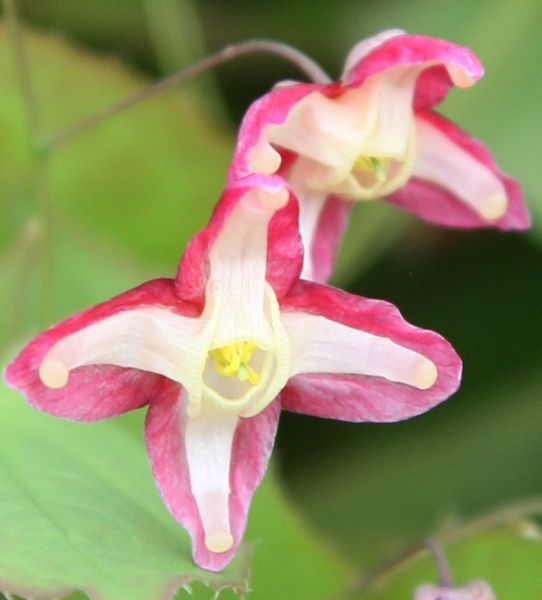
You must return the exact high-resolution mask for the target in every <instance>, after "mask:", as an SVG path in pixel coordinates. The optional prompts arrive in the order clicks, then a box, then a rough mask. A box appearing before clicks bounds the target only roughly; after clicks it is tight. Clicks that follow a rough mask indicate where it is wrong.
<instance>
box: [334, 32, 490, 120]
mask: <svg viewBox="0 0 542 600" xmlns="http://www.w3.org/2000/svg"><path fill="white" fill-rule="evenodd" d="M382 39H383V42H382V43H381V44H380V45H378V46H376V47H374V48H373V49H372V50H371V51H370V52H368V53H365V54H364V55H363V57H362V58H361V60H360V61H359V62H357V64H356V63H355V62H354V60H353V58H355V55H356V54H357V53H358V48H357V47H356V46H355V47H354V48H353V50H352V51H351V56H349V57H348V58H347V60H346V66H347V70H346V71H345V73H344V75H343V82H344V83H345V85H349V86H359V85H360V84H361V83H363V82H364V81H365V80H366V79H367V78H368V77H370V76H372V75H375V74H376V73H381V72H383V71H385V70H387V69H392V68H397V67H401V68H406V67H413V66H418V67H420V66H421V67H423V68H424V69H425V70H424V72H423V74H422V75H421V76H420V78H419V80H418V84H417V88H416V94H415V107H416V108H418V109H422V108H431V107H432V106H434V105H435V104H438V103H439V102H441V101H442V100H443V99H444V98H445V96H446V94H447V93H448V90H449V89H450V87H451V86H452V85H456V86H458V87H469V86H470V85H473V84H474V83H475V82H476V81H477V80H478V79H480V77H482V75H483V74H484V69H483V67H482V65H481V64H480V62H479V61H478V59H477V58H476V56H474V54H473V53H472V52H471V51H470V50H468V49H467V48H463V47H461V46H457V45H455V44H451V43H450V42H446V41H444V40H439V39H434V38H430V37H425V36H420V35H407V34H405V35H392V36H388V37H386V36H384V37H383V38H382ZM377 41H379V40H378V38H377ZM353 63H354V64H353Z"/></svg>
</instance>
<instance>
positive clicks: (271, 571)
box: [245, 471, 349, 600]
mask: <svg viewBox="0 0 542 600" xmlns="http://www.w3.org/2000/svg"><path fill="white" fill-rule="evenodd" d="M280 483H281V482H279V481H277V479H276V475H275V474H274V473H273V471H272V472H271V473H268V474H267V475H266V479H265V481H264V483H263V485H262V487H261V488H260V489H259V490H258V492H257V493H256V496H255V500H254V505H253V507H252V511H251V514H250V518H249V524H248V532H247V535H246V536H245V538H246V540H247V541H249V542H250V543H253V545H254V548H253V552H252V563H251V578H250V587H251V589H252V592H251V593H250V596H249V597H250V600H270V599H271V598H295V600H320V599H322V600H325V599H329V598H337V597H339V595H340V593H341V592H342V593H344V590H345V589H346V587H347V584H348V579H349V577H348V570H347V568H346V566H345V565H344V564H343V563H342V562H341V561H339V559H338V557H337V556H336V555H335V553H334V552H333V550H332V548H330V547H329V544H327V545H324V544H323V542H322V541H319V540H318V539H317V538H316V537H315V535H314V534H313V533H311V532H310V531H309V529H308V527H307V525H306V524H305V523H304V522H303V521H302V519H301V515H300V514H298V513H296V512H295V511H294V510H293V509H292V507H291V506H290V505H289V503H288V502H287V501H286V499H285V497H284V495H283V494H282V493H281V491H280V490H281V489H282V485H279V484H280Z"/></svg>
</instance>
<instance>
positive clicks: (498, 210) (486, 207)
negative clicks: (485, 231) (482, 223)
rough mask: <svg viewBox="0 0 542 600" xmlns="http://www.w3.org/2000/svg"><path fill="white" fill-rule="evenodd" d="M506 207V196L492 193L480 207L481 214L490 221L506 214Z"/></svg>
mask: <svg viewBox="0 0 542 600" xmlns="http://www.w3.org/2000/svg"><path fill="white" fill-rule="evenodd" d="M506 207H507V201H506V196H503V195H501V194H492V195H491V196H488V197H487V198H486V200H485V202H484V204H483V205H482V206H481V207H480V215H481V216H482V217H483V218H484V219H487V220H488V221H496V220H497V219H500V218H501V217H502V216H503V215H504V213H505V212H506Z"/></svg>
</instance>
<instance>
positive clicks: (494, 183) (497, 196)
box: [388, 112, 530, 230]
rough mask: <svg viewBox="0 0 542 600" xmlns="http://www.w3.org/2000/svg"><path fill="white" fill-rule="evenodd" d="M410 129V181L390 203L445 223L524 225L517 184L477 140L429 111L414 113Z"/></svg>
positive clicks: (527, 220) (526, 224)
mask: <svg viewBox="0 0 542 600" xmlns="http://www.w3.org/2000/svg"><path fill="white" fill-rule="evenodd" d="M416 129H417V156H416V163H415V166H414V175H413V179H412V180H411V181H410V182H409V183H408V184H407V185H406V186H405V187H404V188H402V189H401V190H399V191H398V192H396V193H395V194H392V195H391V196H390V197H389V198H388V200H389V201H390V202H392V203H393V204H396V205H398V206H401V207H402V208H405V209H406V210H408V211H409V212H413V213H414V214H416V215H417V216H419V217H421V218H423V219H425V220H426V221H429V222H431V223H436V224H438V225H446V226H448V227H494V228H497V229H503V230H509V229H519V230H522V229H527V228H528V227H529V225H530V217H529V213H528V211H527V208H526V206H525V203H524V201H523V195H522V192H521V188H520V186H519V184H518V183H517V182H516V181H515V180H514V179H511V178H509V177H507V176H506V175H503V174H502V173H501V172H500V171H499V170H498V167H497V165H496V164H495V160H494V159H493V157H492V156H491V154H490V153H489V151H488V150H487V149H486V148H485V147H484V146H483V145H482V144H481V143H480V142H478V141H477V140H475V139H473V138H471V137H470V136H468V135H467V134H466V133H465V132H463V131H461V130H460V129H459V128H458V127H456V126H455V125H454V124H452V123H450V122H449V121H447V120H446V119H444V118H443V117H441V116H440V115H437V114H436V113H432V112H425V113H419V114H418V115H417V118H416Z"/></svg>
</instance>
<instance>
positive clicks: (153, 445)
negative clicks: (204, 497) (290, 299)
mask: <svg viewBox="0 0 542 600" xmlns="http://www.w3.org/2000/svg"><path fill="white" fill-rule="evenodd" d="M279 414H280V406H279V404H278V402H274V403H273V404H271V405H270V406H268V407H267V408H266V409H265V410H264V411H263V412H261V413H260V414H259V415H257V416H256V417H252V418H250V419H241V420H240V422H239V425H238V426H237V430H236V432H235V437H234V441H233V449H232V458H231V469H230V488H231V493H230V501H229V510H230V525H231V532H232V535H233V539H234V543H233V546H232V548H231V549H230V550H228V551H227V552H221V553H213V552H210V551H209V550H208V549H207V548H206V546H205V535H204V531H203V527H202V524H201V519H200V516H199V513H198V508H197V506H196V502H195V501H194V498H193V496H192V493H191V490H190V474H189V472H188V465H187V460H186V452H185V447H184V441H183V437H182V431H183V428H184V423H185V419H186V416H185V411H184V410H183V407H182V405H181V401H180V390H179V389H177V391H176V392H174V391H173V390H172V392H171V393H170V394H169V395H168V396H162V397H160V398H158V399H157V400H156V401H155V402H152V403H151V405H150V409H149V413H148V415H147V421H146V424H145V439H146V444H147V450H148V452H149V456H150V460H151V465H152V471H153V475H154V478H155V481H156V485H157V486H158V489H159V491H160V494H161V496H162V498H163V500H164V502H165V504H166V506H167V507H168V509H169V511H170V512H171V514H172V515H173V516H174V517H175V519H176V520H177V521H178V522H179V523H180V524H181V525H182V526H183V527H184V528H185V529H186V530H187V531H188V533H189V534H190V537H191V538H192V548H193V556H194V561H195V562H196V563H197V564H198V565H199V566H200V567H202V568H204V569H208V570H210V571H220V570H221V569H223V568H224V567H225V566H226V565H227V564H228V563H229V562H230V561H231V560H232V558H233V557H234V556H235V553H236V551H237V548H238V547H239V544H240V543H241V540H242V538H243V533H244V530H245V526H246V521H247V515H248V510H249V507H250V502H251V500H252V496H253V494H254V491H255V489H256V488H257V486H258V484H259V483H260V481H261V479H262V477H263V474H264V473H265V470H266V468H267V463H268V460H269V456H270V454H271V450H272V448H273V443H274V439H275V435H276V429H277V425H278V418H279ZM209 443H212V440H209Z"/></svg>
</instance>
